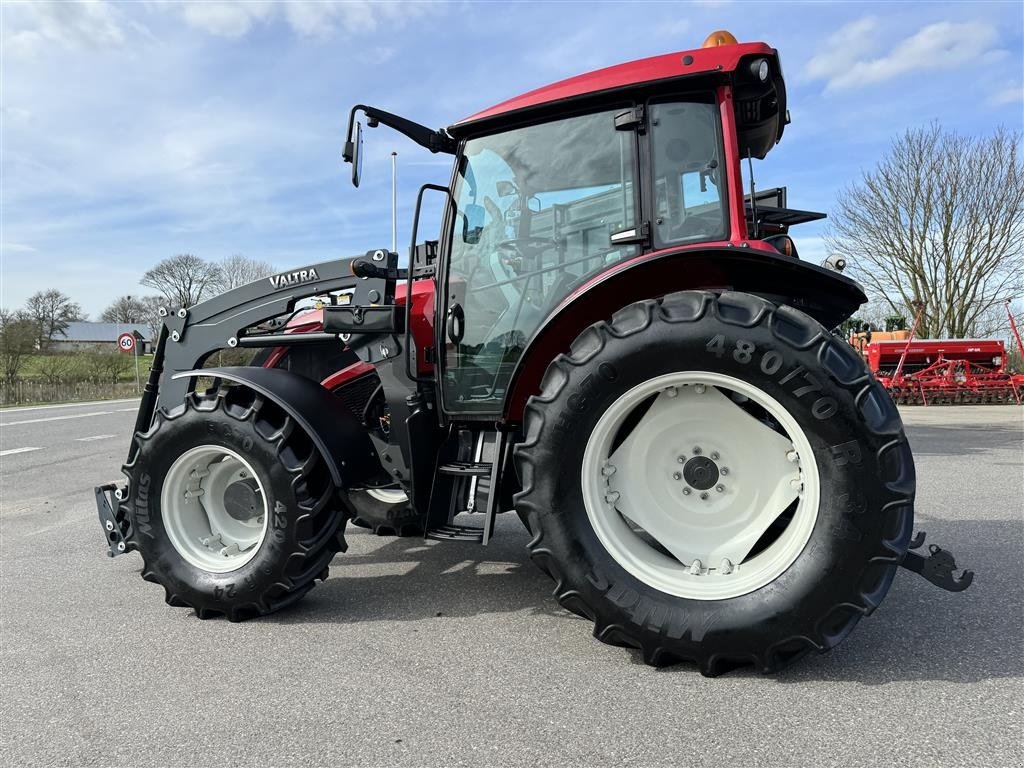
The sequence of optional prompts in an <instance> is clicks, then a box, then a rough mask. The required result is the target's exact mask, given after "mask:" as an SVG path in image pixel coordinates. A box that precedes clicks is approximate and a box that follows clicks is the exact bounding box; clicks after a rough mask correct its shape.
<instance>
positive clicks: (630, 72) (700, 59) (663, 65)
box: [448, 43, 776, 136]
mask: <svg viewBox="0 0 1024 768" xmlns="http://www.w3.org/2000/svg"><path fill="white" fill-rule="evenodd" d="M758 55H760V56H775V55H776V51H775V49H774V48H772V47H771V46H769V45H767V44H765V43H735V44H732V45H718V46H714V47H709V48H697V49H695V50H691V51H678V52H676V53H665V54H661V55H660V56H650V57H648V58H646V59H637V60H636V61H628V62H626V63H624V64H616V65H615V66H612V67H605V68H604V69H596V70H594V71H593V72H587V73H585V74H582V75H576V76H575V77H570V78H568V79H566V80H559V81H558V82H556V83H552V84H550V85H545V86H544V87H542V88H537V89H535V90H532V91H527V92H526V93H524V94H521V95H519V96H515V97H514V98H511V99H507V100H505V101H502V102H501V103H499V104H495V105H494V106H493V107H489V108H487V109H485V110H482V111H480V112H477V113H476V114H474V115H470V116H469V117H467V118H465V119H463V120H460V121H459V122H457V123H455V124H454V125H452V126H451V127H450V128H449V129H448V132H449V133H450V134H451V135H452V136H460V135H464V134H465V133H467V132H469V131H471V130H472V129H473V128H475V127H477V124H480V123H484V122H488V123H489V122H491V121H492V120H493V119H495V118H499V117H503V116H507V115H512V114H514V113H518V112H526V111H529V110H532V109H534V108H537V107H541V106H544V105H548V104H552V103H554V102H559V101H566V100H570V99H576V98H579V97H584V96H590V95H594V94H598V93H601V92H603V91H614V90H618V89H620V88H626V87H629V86H632V85H642V84H646V83H654V82H658V81H662V80H672V79H675V78H684V77H685V78H689V77H692V76H694V75H701V74H715V73H720V72H724V73H729V72H734V71H735V70H736V68H737V67H738V66H739V64H740V61H741V60H742V59H743V58H744V57H746V56H758Z"/></svg>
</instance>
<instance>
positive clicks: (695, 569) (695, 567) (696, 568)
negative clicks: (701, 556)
mask: <svg viewBox="0 0 1024 768" xmlns="http://www.w3.org/2000/svg"><path fill="white" fill-rule="evenodd" d="M700 569H701V562H700V560H694V561H693V562H692V563H690V575H691V576H700Z"/></svg>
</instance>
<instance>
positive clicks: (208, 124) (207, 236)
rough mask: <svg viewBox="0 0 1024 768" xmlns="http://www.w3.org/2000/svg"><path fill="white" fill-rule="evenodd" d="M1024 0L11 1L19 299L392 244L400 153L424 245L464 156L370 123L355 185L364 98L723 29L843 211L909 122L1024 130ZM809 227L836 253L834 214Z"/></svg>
mask: <svg viewBox="0 0 1024 768" xmlns="http://www.w3.org/2000/svg"><path fill="white" fill-rule="evenodd" d="M1022 7H1024V6H1022V4H1021V3H1018V2H1008V3H984V2H972V3H948V4H946V3H885V4H872V3H849V4H841V3H828V4H826V3H821V4H809V3H804V4H796V3H769V2H759V3H741V2H732V3H730V2H703V3H701V2H697V3H667V2H660V3H647V4H644V3H637V2H633V3H594V2H588V3H556V2H548V3H515V2H504V3H501V4H493V5H491V4H485V3H469V2H456V3H415V4H397V3H387V4H385V3H377V4H371V3H361V2H353V3H343V4H334V3H322V2H305V1H302V2H291V3H272V2H267V3H240V2H206V3H199V2H160V1H158V0H154V1H152V2H136V3H107V2H93V3H88V4H72V3H44V2H34V3H18V2H4V3H3V5H2V6H0V8H2V11H0V13H2V21H3V29H2V45H3V47H2V74H0V79H2V87H3V92H2V97H0V102H2V142H3V146H2V169H0V170H2V176H3V178H2V184H3V189H2V213H3V222H2V232H0V240H2V254H0V255H2V286H0V303H2V305H3V306H5V307H16V306H18V305H20V304H21V303H22V302H23V300H24V299H25V297H26V296H28V295H29V294H31V293H32V292H34V291H36V290H38V289H40V288H48V287H56V288H60V289H62V290H64V291H65V292H67V293H69V294H71V295H72V297H73V298H74V299H75V300H77V301H78V302H79V303H81V304H82V306H83V307H84V308H85V310H86V311H87V312H89V313H90V314H92V315H93V316H96V315H98V314H99V312H101V311H102V309H103V308H104V306H106V304H107V303H109V301H110V300H111V299H113V298H114V297H115V296H118V295H121V294H125V293H138V292H140V290H141V289H140V288H139V286H138V279H139V277H140V276H141V274H142V273H143V271H145V270H146V269H147V268H149V267H150V266H152V265H153V264H154V263H156V262H157V261H159V260H160V259H163V258H166V257H168V256H171V255H174V254H175V253H180V252H191V253H196V254H198V255H200V256H202V257H204V258H209V259H219V258H222V257H224V256H228V255H230V254H232V253H243V254H245V255H247V256H251V257H254V258H258V259H263V260H267V261H270V262H272V263H274V264H275V265H277V266H279V267H281V268H282V269H284V268H286V267H291V266H300V265H302V264H307V263H310V262H314V261H319V260H322V259H327V258H331V257H336V256H346V255H352V254H355V253H361V252H363V251H365V250H367V249H369V248H372V247H376V246H379V245H385V246H386V245H388V244H389V242H390V170H389V163H390V158H389V154H390V152H391V151H392V150H393V149H394V150H397V151H398V152H399V179H400V182H399V200H400V209H399V242H400V244H402V243H407V238H408V229H409V224H410V218H411V208H412V204H413V199H414V196H415V191H416V189H417V187H418V186H419V185H420V184H421V183H423V182H425V181H434V182H441V183H445V182H446V181H447V179H448V174H449V169H450V160H449V159H448V158H446V157H445V156H434V155H431V154H429V153H427V152H426V151H425V150H422V149H419V148H418V147H416V146H415V145H413V144H411V143H410V142H408V141H406V140H404V139H403V138H401V137H399V136H398V135H397V134H395V133H393V132H390V131H388V130H387V129H380V130H377V131H370V132H368V133H367V135H366V150H367V151H366V157H365V162H364V171H363V174H364V183H363V185H362V186H361V187H360V188H359V189H358V190H357V189H354V188H353V187H352V186H351V185H350V184H349V183H348V181H347V179H348V175H349V167H348V166H345V165H342V164H341V162H340V160H339V150H340V146H341V142H342V140H343V133H344V127H345V121H346V119H347V114H348V109H349V107H350V106H351V105H352V104H353V103H356V102H364V103H371V104H374V105H376V106H380V107H382V108H385V109H389V110H391V111H395V112H399V113H401V114H404V115H407V116H408V117H411V118H413V119H416V120H418V121H420V122H423V123H425V124H427V125H432V126H443V125H448V124H450V123H452V122H455V121H456V120H458V119H459V118H461V117H464V116H466V115H468V114H471V113H473V112H475V111H477V110H478V109H481V108H483V107H486V106H488V105H490V104H492V103H495V102H497V101H501V100H503V99H505V98H507V97H510V96H513V95H515V94H517V93H519V92H522V91H525V90H529V89H532V88H534V87H537V86H539V85H543V84H544V83H547V82H550V81H553V80H557V79H560V78H563V77H567V76H570V75H573V74H578V73H580V72H583V71H586V70H589V69H593V68H596V67H600V66H605V65H609V64H615V63H618V62H621V61H626V60H629V59H634V58H640V57H644V56H649V55H653V54H657V53H665V52H669V51H675V50H684V49H687V48H693V47H697V46H699V45H700V43H701V41H702V40H703V39H704V37H705V36H706V35H707V34H708V33H709V32H711V31H712V30H715V29H719V28H724V29H728V30H730V31H732V32H733V33H734V34H735V35H736V36H737V37H738V38H739V39H740V40H741V41H752V40H763V41H765V42H767V43H769V44H771V45H774V46H776V47H777V48H778V49H779V50H780V53H781V56H782V61H783V67H784V71H785V74H786V77H787V83H788V87H789V94H790V108H791V112H792V116H793V124H792V125H791V126H789V128H788V129H787V131H786V136H785V138H784V139H783V141H782V143H781V144H780V145H779V146H778V147H777V148H776V149H775V150H774V151H773V153H772V154H771V155H769V157H768V159H767V160H766V161H764V162H763V163H760V164H758V167H756V169H755V170H756V173H757V176H758V178H757V181H758V186H759V187H760V188H765V187H768V186H775V185H782V184H785V185H787V186H788V187H789V195H790V197H789V201H790V204H791V205H793V206H794V207H805V208H810V209H817V210H825V211H828V210H831V208H832V207H833V205H834V202H835V200H836V196H837V194H839V193H840V191H841V189H842V187H843V186H844V185H845V184H847V183H848V182H850V181H851V180H854V179H855V178H856V177H857V175H858V174H859V172H860V170H861V169H862V168H868V167H870V166H871V165H872V164H873V163H874V162H875V160H876V159H877V158H878V157H879V156H880V154H881V153H882V152H883V151H884V150H885V148H886V146H887V145H888V143H889V141H890V138H891V137H892V136H894V135H896V134H898V133H900V132H902V131H903V130H904V129H906V128H908V127H913V126H918V125H922V124H924V123H928V122H930V121H932V120H939V121H941V122H942V123H943V124H944V125H945V126H947V127H949V128H953V129H956V130H958V131H961V132H964V133H970V134H981V133H986V132H988V131H990V130H991V129H992V128H993V127H995V126H996V125H999V124H1003V125H1007V126H1010V127H1015V128H1019V127H1021V125H1022V108H1024V107H1022V102H1021V97H1022V81H1021V78H1022V59H1024V56H1022V28H1024V10H1022ZM430 234H431V236H432V235H433V233H430ZM794 234H795V235H796V239H797V242H798V244H799V245H800V246H801V250H802V253H803V255H804V256H805V258H820V257H821V255H823V254H822V252H821V248H822V246H821V240H820V235H821V227H820V226H818V225H807V226H806V227H804V228H802V229H799V230H797V231H796V232H795V233H794Z"/></svg>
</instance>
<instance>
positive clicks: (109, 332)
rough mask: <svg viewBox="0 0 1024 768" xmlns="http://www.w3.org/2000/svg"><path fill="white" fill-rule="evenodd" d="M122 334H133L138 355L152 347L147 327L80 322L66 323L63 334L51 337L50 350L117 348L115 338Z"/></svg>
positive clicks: (128, 324)
mask: <svg viewBox="0 0 1024 768" xmlns="http://www.w3.org/2000/svg"><path fill="white" fill-rule="evenodd" d="M122 333H134V334H135V343H136V344H138V350H139V354H140V355H145V354H148V353H149V352H150V351H152V350H151V347H152V342H151V340H150V338H149V326H147V325H142V324H134V323H90V322H86V321H80V322H75V323H68V327H67V328H65V329H64V332H63V333H59V334H57V335H56V336H54V337H53V342H52V345H51V347H50V348H51V349H52V350H53V351H54V352H73V351H75V350H79V349H88V348H90V347H96V346H102V347H106V346H110V347H116V346H117V337H118V336H120V335H121V334H122Z"/></svg>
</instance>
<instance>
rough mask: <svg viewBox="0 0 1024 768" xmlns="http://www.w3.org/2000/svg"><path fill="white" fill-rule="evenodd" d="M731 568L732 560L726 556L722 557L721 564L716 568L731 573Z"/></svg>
mask: <svg viewBox="0 0 1024 768" xmlns="http://www.w3.org/2000/svg"><path fill="white" fill-rule="evenodd" d="M732 568H733V565H732V560H730V559H729V558H728V557H726V558H723V560H722V564H721V565H720V566H718V570H720V571H721V572H722V573H732Z"/></svg>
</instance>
